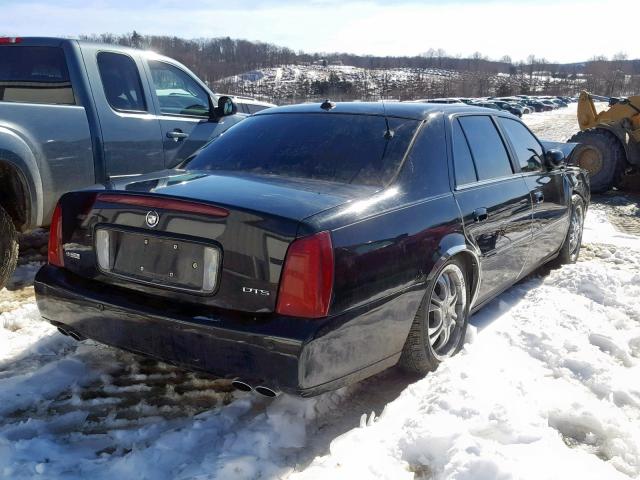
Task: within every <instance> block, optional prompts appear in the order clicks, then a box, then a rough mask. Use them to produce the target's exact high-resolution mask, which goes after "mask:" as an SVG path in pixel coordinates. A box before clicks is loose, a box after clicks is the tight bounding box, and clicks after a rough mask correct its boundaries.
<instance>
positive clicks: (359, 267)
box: [301, 193, 465, 386]
mask: <svg viewBox="0 0 640 480" xmlns="http://www.w3.org/2000/svg"><path fill="white" fill-rule="evenodd" d="M382 203H384V202H382ZM331 234H332V241H333V246H334V253H335V265H336V267H335V280H334V298H333V304H332V308H331V312H330V314H331V316H330V317H329V318H328V319H327V320H326V321H324V323H323V325H322V326H321V327H320V328H319V329H318V331H316V332H315V338H314V339H313V340H312V341H311V342H310V344H309V348H308V349H307V350H306V361H307V362H309V368H307V369H305V373H306V376H305V377H304V378H302V379H301V384H302V385H303V386H310V385H318V384H319V383H322V382H323V381H326V380H327V379H329V378H336V377H340V376H343V375H347V374H350V373H352V372H353V371H354V370H358V369H363V368H366V367H368V366H370V365H373V364H375V363H377V362H381V361H384V359H389V358H391V357H393V356H394V355H399V353H400V352H401V351H402V348H403V346H404V343H405V340H406V338H407V335H408V333H409V329H410V328H411V324H412V322H413V320H414V317H415V315H416V312H417V310H418V307H419V306H420V302H421V301H422V299H423V297H424V294H425V291H426V288H427V278H428V276H429V274H430V273H431V272H432V271H433V269H434V267H435V266H436V265H437V264H438V262H439V261H440V260H441V259H442V258H443V257H446V255H447V251H449V250H450V249H451V248H452V247H453V246H454V245H464V244H465V240H464V235H463V232H462V227H461V223H460V219H459V211H458V208H457V205H456V203H455V200H454V198H453V195H452V194H450V193H448V194H443V195H440V196H437V197H433V198H430V199H428V200H424V201H421V202H418V203H413V204H408V205H404V206H401V207H399V208H394V209H391V210H387V211H383V212H382V213H379V214H375V215H371V216H368V217H367V218H364V219H362V220H358V221H355V222H353V223H350V224H348V225H346V226H342V227H339V228H336V229H335V230H333V231H332V232H331Z"/></svg>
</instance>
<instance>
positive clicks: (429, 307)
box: [399, 259, 470, 375]
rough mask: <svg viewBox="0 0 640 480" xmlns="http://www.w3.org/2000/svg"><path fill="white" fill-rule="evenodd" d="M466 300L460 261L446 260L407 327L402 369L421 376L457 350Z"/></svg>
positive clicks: (461, 340)
mask: <svg viewBox="0 0 640 480" xmlns="http://www.w3.org/2000/svg"><path fill="white" fill-rule="evenodd" d="M469 300H470V297H469V288H468V282H467V277H466V273H465V267H464V265H463V263H462V262H461V261H460V260H458V259H453V260H450V261H448V262H446V263H445V264H444V265H443V266H442V267H441V268H440V269H439V270H438V272H437V273H436V274H435V275H434V278H433V280H432V281H431V283H430V284H429V286H428V288H427V293H426V295H425V297H424V299H423V300H422V303H421V304H420V308H418V312H417V313H416V316H415V318H414V320H413V324H412V325H411V330H409V335H408V337H407V340H406V342H405V345H404V348H403V350H402V355H401V357H400V362H399V364H400V366H401V367H402V368H403V369H404V370H406V371H408V372H411V373H418V374H421V375H424V374H426V373H428V372H432V371H434V370H435V369H436V368H438V365H440V363H441V362H443V361H444V360H445V359H446V358H448V357H450V356H452V355H455V354H456V353H458V352H459V351H460V349H461V348H462V345H463V344H464V337H465V334H466V331H467V324H468V317H469Z"/></svg>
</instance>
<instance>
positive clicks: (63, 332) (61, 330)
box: [58, 327, 69, 337]
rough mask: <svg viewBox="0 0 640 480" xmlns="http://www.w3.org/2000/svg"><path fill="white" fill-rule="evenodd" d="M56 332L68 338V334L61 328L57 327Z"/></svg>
mask: <svg viewBox="0 0 640 480" xmlns="http://www.w3.org/2000/svg"><path fill="white" fill-rule="evenodd" d="M58 331H59V332H60V333H61V334H62V335H64V336H66V337H68V336H69V333H68V332H67V331H66V330H65V329H64V328H62V327H58Z"/></svg>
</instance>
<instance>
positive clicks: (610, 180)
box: [569, 128, 626, 193]
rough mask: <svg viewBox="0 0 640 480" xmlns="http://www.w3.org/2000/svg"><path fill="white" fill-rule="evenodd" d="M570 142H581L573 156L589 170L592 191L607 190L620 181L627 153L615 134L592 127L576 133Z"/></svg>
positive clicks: (582, 166) (581, 165) (578, 163)
mask: <svg viewBox="0 0 640 480" xmlns="http://www.w3.org/2000/svg"><path fill="white" fill-rule="evenodd" d="M569 142H577V143H580V145H578V146H577V147H576V149H575V150H574V153H573V157H574V158H575V159H576V164H577V165H578V166H580V168H583V169H585V170H586V171H588V172H589V178H590V180H591V191H592V192H594V193H602V192H606V191H607V190H610V189H611V187H614V186H616V185H617V184H618V183H619V182H620V179H621V178H622V174H623V173H624V169H625V165H626V155H625V153H624V149H623V148H622V145H621V144H620V142H619V141H618V139H617V138H616V137H615V135H613V134H612V133H611V132H609V131H607V130H603V129H601V128H590V129H588V130H583V131H582V132H578V133H576V134H575V135H574V136H573V137H571V138H570V139H569Z"/></svg>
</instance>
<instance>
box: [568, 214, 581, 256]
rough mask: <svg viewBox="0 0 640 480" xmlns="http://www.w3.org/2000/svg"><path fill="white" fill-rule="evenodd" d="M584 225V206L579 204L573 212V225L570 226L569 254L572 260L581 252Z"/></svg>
mask: <svg viewBox="0 0 640 480" xmlns="http://www.w3.org/2000/svg"><path fill="white" fill-rule="evenodd" d="M583 223H584V210H583V208H582V205H581V204H580V203H577V204H575V205H574V206H573V209H572V211H571V224H570V225H569V252H570V255H571V258H572V259H573V258H574V257H576V256H577V255H578V251H579V250H580V243H581V240H582V225H583Z"/></svg>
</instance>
